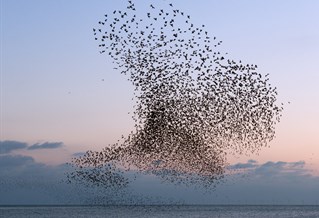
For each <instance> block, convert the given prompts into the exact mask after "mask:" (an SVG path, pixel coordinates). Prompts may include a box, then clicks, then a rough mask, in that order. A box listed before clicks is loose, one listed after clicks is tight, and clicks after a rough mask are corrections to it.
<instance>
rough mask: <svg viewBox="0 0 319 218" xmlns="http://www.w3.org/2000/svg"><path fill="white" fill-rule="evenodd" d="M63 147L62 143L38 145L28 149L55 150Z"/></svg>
mask: <svg viewBox="0 0 319 218" xmlns="http://www.w3.org/2000/svg"><path fill="white" fill-rule="evenodd" d="M62 146H63V143H62V142H45V143H42V144H40V143H36V144H34V145H31V146H30V147H28V150H37V149H55V148H60V147H62Z"/></svg>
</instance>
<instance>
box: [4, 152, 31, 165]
mask: <svg viewBox="0 0 319 218" xmlns="http://www.w3.org/2000/svg"><path fill="white" fill-rule="evenodd" d="M31 163H34V159H33V158H32V157H29V156H22V155H4V156H1V157H0V168H9V167H18V166H25V165H28V164H31Z"/></svg>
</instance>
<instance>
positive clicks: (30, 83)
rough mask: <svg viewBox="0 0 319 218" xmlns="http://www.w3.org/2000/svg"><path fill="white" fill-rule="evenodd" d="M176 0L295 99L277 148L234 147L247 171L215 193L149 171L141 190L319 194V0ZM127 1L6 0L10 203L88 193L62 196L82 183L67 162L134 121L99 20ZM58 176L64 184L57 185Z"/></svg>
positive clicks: (4, 168) (4, 156)
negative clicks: (71, 182) (67, 178)
mask: <svg viewBox="0 0 319 218" xmlns="http://www.w3.org/2000/svg"><path fill="white" fill-rule="evenodd" d="M136 2H137V4H138V5H141V11H140V12H138V13H145V8H146V7H148V3H147V5H146V4H145V3H144V5H143V4H142V2H145V1H141V0H138V1H136ZM147 2H150V3H151V2H156V3H157V4H160V5H167V4H169V3H170V2H169V1H168V0H156V1H155V0H154V1H147ZM171 2H172V3H173V4H174V6H175V7H176V8H179V9H180V10H183V11H184V12H185V13H187V14H190V15H191V17H192V20H193V22H194V23H195V24H197V25H201V24H205V26H206V29H207V31H208V32H209V34H210V35H211V36H216V37H217V39H220V40H222V41H223V44H222V46H221V49H222V50H224V51H226V52H228V54H229V57H231V58H232V59H235V60H242V61H243V62H246V63H252V64H257V65H258V68H259V72H261V73H262V74H266V73H269V74H270V76H269V77H270V81H271V83H272V84H273V85H274V86H276V87H277V89H278V93H279V101H280V102H284V104H285V106H284V111H283V116H282V119H281V122H280V123H279V124H278V125H277V126H276V138H275V139H274V140H273V141H272V142H270V144H269V148H263V149H262V150H261V151H260V152H259V154H251V155H249V156H248V155H236V156H229V157H228V160H229V162H230V165H231V166H230V167H231V168H233V169H239V170H240V171H243V172H244V173H243V174H242V175H238V178H237V177H236V178H230V179H229V181H226V182H225V183H224V184H223V185H220V186H218V187H217V189H216V190H215V191H214V192H212V193H210V194H203V193H202V192H200V191H199V192H198V191H195V189H194V190H193V189H190V190H188V189H187V192H185V190H184V188H183V187H171V186H170V185H167V184H160V183H159V182H158V181H157V182H158V183H156V182H153V181H151V180H153V179H154V178H149V177H145V178H144V177H143V178H140V179H139V180H138V181H137V182H136V184H135V186H136V187H135V191H136V192H137V193H144V194H151V195H154V196H156V195H158V194H161V193H165V194H166V197H167V196H169V195H170V194H171V195H174V196H175V197H176V196H178V198H179V199H182V200H185V201H186V202H189V203H201V204H209V203H256V202H257V203H278V204H279V203H285V204H289V203H292V204H300V203H307V204H318V201H319V198H318V197H317V196H319V128H318V126H317V125H318V123H319V113H318V111H319V88H318V85H317V84H318V82H319V65H318V64H317V62H318V58H319V14H318V13H317V11H318V8H319V2H318V1H316V0H309V1H296V0H283V1H275V0H270V1H248V0H242V1H236V0H225V1H215V0H213V1H212V0H201V1H191V0H171ZM125 4H126V1H124V0H121V1H115V0H108V1H106V0H103V1H102V0H96V1H84V0H69V1H63V0H56V1H42V0H29V1H23V0H1V77H0V79H1V90H0V91H1V96H0V97H1V107H0V110H1V111H0V116H1V122H0V140H1V143H0V183H1V186H0V187H1V188H0V196H1V197H0V204H28V203H39V202H47V203H56V202H61V198H63V199H64V200H65V202H66V203H70V202H71V203H72V202H80V200H79V199H77V198H75V197H74V198H72V197H70V196H72V195H68V196H69V198H68V199H66V197H65V195H63V196H64V197H61V196H62V193H66V191H65V190H69V191H70V193H71V192H72V193H73V194H74V193H78V192H77V191H76V190H75V189H76V188H74V187H73V188H72V189H71V188H70V187H67V186H66V185H63V184H61V183H58V179H57V178H63V175H64V174H63V172H64V170H66V169H65V165H64V164H65V163H66V162H68V161H69V160H70V158H71V157H72V156H73V155H74V154H76V153H80V152H85V151H86V150H89V149H90V150H101V149H102V148H103V147H105V146H108V145H109V144H113V143H115V142H117V140H118V139H120V137H121V135H126V134H128V133H129V132H130V131H131V130H133V126H134V122H133V120H132V118H131V114H128V112H132V111H133V103H134V102H133V101H132V100H131V99H132V97H133V87H132V85H131V84H130V83H129V81H127V78H126V77H125V76H124V75H121V74H120V73H119V72H117V71H116V70H114V69H113V67H114V65H113V64H112V62H111V59H110V58H109V57H107V55H100V54H99V52H98V51H99V50H98V47H97V44H96V43H95V41H94V37H93V31H92V28H94V27H96V26H97V22H98V21H99V20H100V19H101V18H102V17H103V16H104V14H108V13H111V12H112V11H113V10H116V9H121V8H124V7H125ZM288 102H290V104H288ZM35 175H36V176H35ZM53 175H57V176H54V178H55V179H52V178H53ZM36 178H41V179H36ZM13 181H17V182H13ZM19 181H21V182H19ZM150 181H151V182H150ZM53 183H54V184H55V186H54V187H55V189H54V190H52V189H48V188H47V187H53V185H52V184H53ZM30 187H32V188H30ZM71 190H72V191H71ZM48 193H50V194H48ZM53 193H61V195H59V196H53V195H54V194H53ZM94 193H95V192H92V193H91V194H92V198H94V196H95V194H94ZM172 193H173V194H172ZM31 195H32V196H33V197H32V198H31V197H30V196H31ZM10 196H11V197H10ZM50 196H51V197H50ZM79 198H80V197H79ZM82 200H83V202H85V196H83V199H82Z"/></svg>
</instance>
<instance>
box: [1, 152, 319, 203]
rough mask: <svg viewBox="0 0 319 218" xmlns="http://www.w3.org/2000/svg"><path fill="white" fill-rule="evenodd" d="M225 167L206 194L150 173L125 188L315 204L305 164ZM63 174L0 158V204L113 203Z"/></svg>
mask: <svg viewBox="0 0 319 218" xmlns="http://www.w3.org/2000/svg"><path fill="white" fill-rule="evenodd" d="M230 167H231V168H232V169H235V170H236V169H238V173H235V174H231V175H229V176H227V177H226V180H225V182H223V183H221V184H219V185H217V187H216V189H215V190H214V191H212V192H210V193H207V192H206V193H205V190H202V189H199V188H194V189H192V187H185V186H173V185H170V184H167V183H162V182H161V180H160V179H159V178H157V177H154V176H149V175H139V176H138V177H137V179H136V180H135V181H134V182H133V183H132V184H131V186H130V187H131V189H130V190H132V192H134V193H137V194H140V195H141V196H142V195H145V196H151V197H158V196H159V197H162V199H164V198H167V199H175V200H180V201H182V202H185V203H189V204H317V203H318V196H319V177H318V176H313V175H311V171H310V170H309V169H307V164H306V162H304V161H296V162H284V161H277V162H273V161H268V162H265V163H258V162H257V161H255V160H249V161H247V162H244V163H236V164H234V165H231V166H230ZM68 170H70V166H68V165H66V164H61V165H58V166H49V165H46V164H43V163H39V162H36V161H35V159H33V158H32V157H29V156H22V155H12V154H6V155H0V193H1V194H0V204H45V203H47V204H91V203H101V204H103V203H110V202H111V203H114V204H116V203H117V201H113V200H114V199H113V197H112V194H110V193H108V192H107V191H106V189H105V187H100V188H96V189H95V188H90V187H84V186H81V185H80V184H71V185H70V184H67V183H65V182H63V180H65V179H66V178H65V173H66V172H67V171H68ZM235 172H236V171H235ZM121 194H122V193H121ZM126 198H127V199H126ZM129 198H130V196H126V195H123V197H120V198H118V199H117V200H119V199H120V200H127V201H129V200H130V199H129Z"/></svg>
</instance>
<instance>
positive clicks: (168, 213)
mask: <svg viewBox="0 0 319 218" xmlns="http://www.w3.org/2000/svg"><path fill="white" fill-rule="evenodd" d="M0 217H1V218H2V217H3V218H4V217H5V218H9V217H12V218H16V217H68V218H72V217H142V218H143V217H183V218H187V217H236V218H237V217H258V218H263V217H265V218H266V217H267V218H269V217H276V218H277V217H298V218H299V217H307V218H309V217H316V218H317V217H319V206H239V205H238V206H216V205H214V206H197V205H196V206H195V205H194V206H193V205H192V206H171V205H170V206H9V207H8V206H0Z"/></svg>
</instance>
